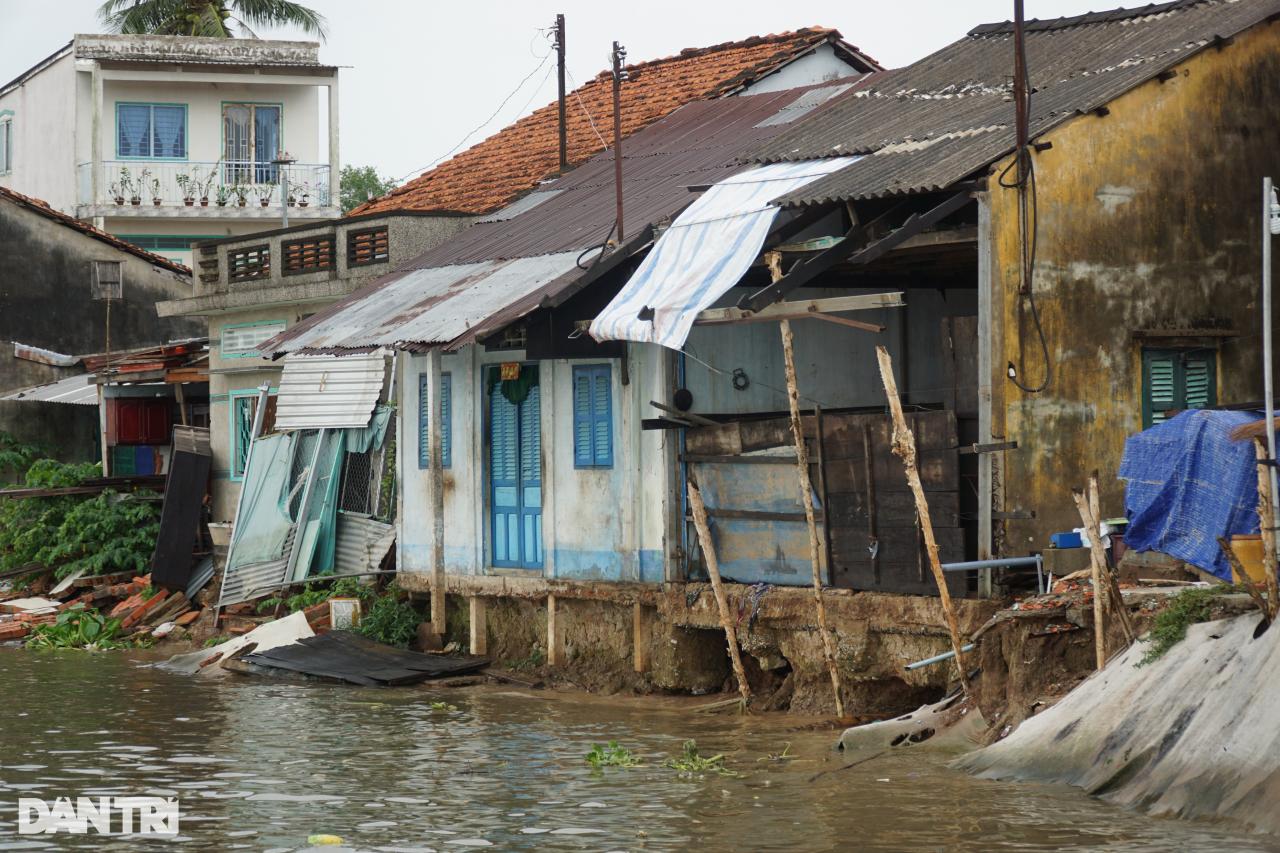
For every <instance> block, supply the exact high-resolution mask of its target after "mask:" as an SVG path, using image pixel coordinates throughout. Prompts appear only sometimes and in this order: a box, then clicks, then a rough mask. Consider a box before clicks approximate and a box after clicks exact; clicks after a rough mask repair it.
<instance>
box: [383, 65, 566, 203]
mask: <svg viewBox="0 0 1280 853" xmlns="http://www.w3.org/2000/svg"><path fill="white" fill-rule="evenodd" d="M554 52H555V51H549V52H547V53H546V54H545V55H544V56H543V57H542V60H541V61H540V62H539V63H538V64H537V65H536V66H535V67H534V69H533V70H532V71H530V72H529V73H528V74H526V75H525V76H524V77H523V78H522V79H521V80H520V82H519V83H517V84H516V87H515V88H514V89H512V90H511V91H510V92H509V93H508V94H507V96H506V97H505V98H503V99H502V102H501V103H499V104H498V106H497V108H496V109H494V111H493V112H492V113H490V114H489V117H488V118H486V119H485V120H484V121H482V122H480V124H478V125H476V126H475V127H474V128H472V129H471V130H470V131H468V133H467V135H466V136H464V137H462V139H461V140H459V141H458V144H457V145H455V146H453V147H452V148H450V149H449V150H448V151H446V152H445V153H444V154H441V155H440V156H439V157H437V158H436V159H434V160H432V161H431V162H430V163H428V164H427V165H425V166H419V167H418V168H417V169H413V170H411V171H409V172H406V173H405V174H404V175H403V176H402V177H401V178H400V179H399V180H400V181H404V180H406V179H407V178H409V177H411V176H414V175H418V174H421V173H422V172H425V171H426V170H427V169H430V168H431V167H432V166H434V165H436V164H437V163H439V162H440V161H442V160H445V159H447V158H448V157H451V156H453V155H454V154H455V153H457V151H458V149H460V148H462V146H464V145H466V144H467V142H469V141H470V140H471V137H473V136H475V135H476V134H477V133H479V132H480V131H482V130H484V129H485V128H486V127H487V126H488V125H489V122H491V121H493V120H494V119H495V118H497V116H498V113H500V112H502V109H503V107H505V106H506V105H507V104H508V103H510V101H511V99H512V98H514V97H515V96H516V94H517V93H519V91H520V90H521V89H523V88H524V85H525V84H526V83H528V82H529V81H530V80H531V79H532V78H533V75H535V74H537V73H538V72H539V71H541V70H542V67H543V66H544V65H546V64H547V60H548V59H549V58H551V54H552V53H554ZM552 67H553V68H554V66H552ZM549 76H550V72H548V73H547V75H545V76H544V77H543V79H542V82H543V83H545V82H546V78H547V77H549ZM540 88H542V83H539V84H538V85H537V87H535V89H534V93H535V94H536V93H537V90H538V89H540ZM529 100H530V102H532V100H533V99H532V98H530V99H529ZM525 107H526V108H527V107H528V104H527V103H526V104H525ZM523 112H524V110H523V109H522V110H521V113H522V114H523ZM398 182H399V181H398ZM398 182H397V183H398Z"/></svg>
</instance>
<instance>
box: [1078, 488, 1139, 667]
mask: <svg viewBox="0 0 1280 853" xmlns="http://www.w3.org/2000/svg"><path fill="white" fill-rule="evenodd" d="M1088 497H1089V514H1090V516H1091V517H1092V518H1093V526H1092V527H1089V528H1087V529H1089V530H1096V531H1098V536H1099V537H1101V536H1102V488H1101V487H1100V486H1099V485H1098V472H1097V471H1094V472H1093V473H1092V474H1090V475H1089V495H1088ZM1102 574H1103V578H1104V579H1105V580H1106V582H1107V589H1108V590H1109V591H1110V593H1111V594H1110V597H1109V598H1108V599H1107V601H1108V604H1107V606H1108V607H1109V608H1112V609H1114V610H1115V614H1116V616H1118V617H1119V618H1120V630H1122V631H1124V639H1125V642H1126V644H1127V645H1128V646H1132V645H1133V643H1134V641H1135V640H1137V638H1138V637H1137V634H1136V633H1135V632H1134V630H1133V620H1132V619H1130V618H1129V608H1127V607H1126V606H1125V603H1124V593H1122V592H1121V591H1120V582H1119V581H1118V580H1117V579H1116V573H1115V572H1114V571H1112V570H1111V568H1110V567H1109V566H1107V560H1106V549H1105V548H1104V549H1103V555H1102Z"/></svg>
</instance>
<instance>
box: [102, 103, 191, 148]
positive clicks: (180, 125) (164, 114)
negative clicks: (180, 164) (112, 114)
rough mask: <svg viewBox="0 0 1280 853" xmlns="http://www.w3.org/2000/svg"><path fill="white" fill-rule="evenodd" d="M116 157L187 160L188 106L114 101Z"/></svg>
mask: <svg viewBox="0 0 1280 853" xmlns="http://www.w3.org/2000/svg"><path fill="white" fill-rule="evenodd" d="M116 156H117V157H120V158H123V159H136V160H185V159H187V105H186V104H116Z"/></svg>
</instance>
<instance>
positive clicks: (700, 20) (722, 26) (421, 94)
mask: <svg viewBox="0 0 1280 853" xmlns="http://www.w3.org/2000/svg"><path fill="white" fill-rule="evenodd" d="M1120 2H1121V0H1116V3H1117V5H1118V4H1119V3H1120ZM98 4H99V0H0V82H3V81H6V80H10V79H12V78H14V77H16V76H17V75H19V74H20V73H22V72H23V71H24V70H26V69H27V68H28V67H30V66H31V65H33V64H34V63H36V62H37V61H39V60H40V59H42V58H43V57H45V56H47V55H48V54H50V53H52V52H53V51H54V50H56V49H57V48H58V47H59V46H60V45H62V44H64V43H65V42H67V41H68V40H69V39H70V37H71V35H72V34H74V33H77V32H98V31H99V30H100V26H99V24H98V20H97V16H96V9H97V7H98ZM308 5H310V6H311V7H312V8H315V9H316V10H318V11H319V12H321V13H322V14H323V15H325V17H327V18H328V23H329V38H328V40H327V41H326V42H325V43H324V44H323V45H322V47H321V52H320V56H321V59H322V60H323V61H324V62H326V63H330V64H333V65H340V66H343V71H342V78H341V79H342V83H341V88H342V90H341V98H340V102H341V118H342V124H341V138H342V143H341V145H342V150H341V155H342V161H343V163H349V164H356V165H367V164H371V165H373V166H375V167H377V169H378V171H379V172H381V173H383V174H385V175H390V176H393V177H397V178H399V177H404V176H406V175H412V174H416V173H417V172H418V171H420V170H421V168H422V167H424V166H426V165H428V164H429V163H431V162H432V161H434V160H436V159H437V158H439V157H441V155H443V154H445V153H446V152H448V151H449V150H450V149H452V148H453V147H454V146H455V145H457V144H458V143H459V142H461V141H462V139H463V137H465V136H466V135H467V134H468V133H469V132H470V131H472V130H473V129H474V128H475V127H476V126H477V125H480V124H481V123H482V122H484V121H485V119H486V118H488V117H489V116H490V114H492V113H493V112H494V111H495V110H496V109H497V108H498V105H499V104H500V103H501V102H502V101H503V99H504V98H506V97H507V96H508V95H512V92H513V91H514V92H515V93H514V95H512V96H511V98H510V100H509V101H508V102H507V104H506V105H505V107H504V108H503V109H502V110H500V111H499V112H498V114H497V116H496V117H494V118H493V119H492V120H491V121H490V122H489V123H488V124H486V125H484V127H483V129H482V130H481V131H480V132H478V133H476V134H475V135H474V136H472V137H471V138H470V139H469V140H468V142H469V143H470V142H476V141H479V140H480V139H483V138H484V137H486V136H489V135H491V134H492V133H493V132H495V131H497V130H499V129H500V128H502V127H503V126H504V125H506V124H509V123H511V122H512V121H514V120H515V119H517V118H519V117H520V116H521V115H523V114H525V113H527V112H529V111H531V110H533V109H535V108H537V107H538V106H541V105H542V104H544V103H547V102H549V101H551V100H552V99H554V98H555V90H556V83H555V75H554V71H553V66H554V64H553V62H552V61H551V60H548V61H547V62H546V64H545V65H544V66H543V67H542V68H540V69H538V71H537V72H536V73H534V74H533V75H532V77H531V78H530V79H529V80H528V82H527V83H525V84H524V85H523V87H521V88H520V89H519V90H518V91H517V90H516V87H517V84H518V83H519V82H520V81H521V80H522V79H524V78H525V77H526V76H528V75H529V74H530V73H531V72H533V71H534V69H535V68H537V67H538V65H539V62H540V60H541V58H542V57H543V56H545V55H546V54H547V52H548V50H549V49H550V42H549V41H548V40H547V38H546V34H545V30H546V29H547V28H548V27H549V25H550V24H551V23H552V21H553V20H554V18H555V14H556V13H557V12H563V13H564V14H565V16H566V19H567V25H566V31H567V33H568V40H567V43H568V48H569V57H568V62H569V73H570V74H571V75H572V77H573V78H574V79H576V80H577V81H578V82H583V81H585V80H587V79H588V78H590V77H592V76H593V75H595V74H596V73H597V72H598V71H600V70H601V69H603V68H604V67H605V66H606V64H607V61H608V57H607V54H608V52H609V46H610V43H611V42H612V41H613V40H614V39H617V40H619V41H621V42H622V43H623V44H624V45H625V46H626V48H627V51H628V60H629V61H631V62H639V61H643V60H646V59H654V58H657V57H661V56H669V55H671V54H673V53H677V52H679V51H680V49H682V48H685V47H700V46H703V45H709V44H716V43H719V42H723V41H730V40H735V39H741V38H746V37H748V36H751V35H756V34H761V33H770V32H781V31H783V30H793V29H798V28H800V27H806V26H815V25H820V26H826V27H836V28H837V29H839V30H840V32H841V33H842V34H843V35H844V37H845V38H846V39H847V40H848V41H850V42H852V43H853V44H855V45H857V46H858V47H860V48H861V49H862V50H864V51H865V52H867V53H869V54H870V55H871V56H873V57H875V58H876V59H877V60H879V61H880V63H881V64H883V65H885V66H886V67H893V66H899V65H905V64H907V63H910V62H912V61H914V60H916V59H919V58H920V57H922V56H926V55H928V54H929V53H931V52H933V51H934V50H937V49H938V48H940V47H942V46H943V45H946V44H948V43H950V42H952V41H954V40H955V39H957V38H959V37H960V36H962V35H964V33H965V32H967V31H968V30H969V29H971V28H972V27H973V26H975V25H977V24H980V23H985V22H988V21H1003V20H1006V19H1008V18H1010V17H1012V14H1013V12H1012V10H1013V2H1012V0H963V2H958V0H900V2H896V3H881V2H874V3H873V2H865V0H864V2H851V1H850V0H734V2H709V0H647V2H642V3H637V2H629V3H627V2H598V0H596V2H583V1H582V0H547V2H541V0H505V1H504V2H499V0H466V2H459V0H448V2H444V1H443V0H435V2H432V0H310V2H309V3H308ZM1026 5H1027V17H1029V18H1033V17H1040V18H1052V17H1057V16H1060V15H1076V14H1080V13H1081V12H1087V11H1090V10H1091V9H1095V10H1096V9H1099V8H1106V7H1107V6H1108V5H1110V4H1109V3H1108V2H1107V0H1027V3H1026ZM1126 5H1136V4H1135V3H1134V2H1127V4H1126ZM258 35H260V36H262V37H263V38H267V37H277V38H289V37H297V36H298V34H297V33H293V32H289V31H265V30H264V31H259V33H258ZM548 71H552V73H550V74H548V73H547V72H548ZM571 88H572V84H571Z"/></svg>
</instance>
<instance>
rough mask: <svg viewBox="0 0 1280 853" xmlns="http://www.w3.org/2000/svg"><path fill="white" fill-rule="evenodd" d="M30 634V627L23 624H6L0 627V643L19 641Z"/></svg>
mask: <svg viewBox="0 0 1280 853" xmlns="http://www.w3.org/2000/svg"><path fill="white" fill-rule="evenodd" d="M30 633H31V626H30V625H28V624H26V623H25V622H6V623H4V624H2V625H0V641H3V640H21V639H22V638H23V637H25V636H27V634H30Z"/></svg>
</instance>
